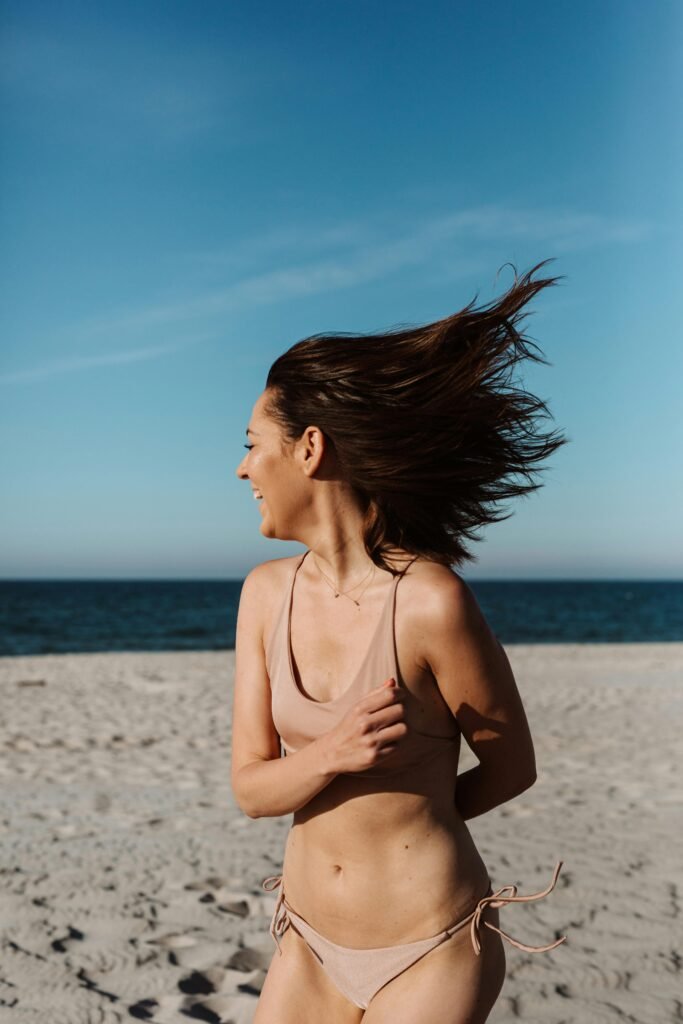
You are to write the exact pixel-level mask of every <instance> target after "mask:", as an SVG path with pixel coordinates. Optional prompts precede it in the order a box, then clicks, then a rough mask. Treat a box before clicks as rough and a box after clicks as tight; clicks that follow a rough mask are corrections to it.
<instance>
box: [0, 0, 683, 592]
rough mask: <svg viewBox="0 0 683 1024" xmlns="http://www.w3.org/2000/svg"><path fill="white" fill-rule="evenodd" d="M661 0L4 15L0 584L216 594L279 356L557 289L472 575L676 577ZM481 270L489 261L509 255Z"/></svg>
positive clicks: (668, 81)
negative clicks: (519, 470) (538, 407)
mask: <svg viewBox="0 0 683 1024" xmlns="http://www.w3.org/2000/svg"><path fill="white" fill-rule="evenodd" d="M682 85H683V4H681V3H680V2H679V0H657V2H655V3H649V4H644V3H643V2H642V0H637V2H634V0H572V2H571V3H568V2H564V0H555V2H554V3H552V4H547V3H541V2H540V0H533V2H532V0H518V2H517V3H515V4H510V3H507V2H505V3H504V2H499V3H493V2H491V0H489V2H488V3H481V2H475V0H469V2H460V0H449V2H443V3H442V2H429V0H425V2H424V3H421V4H415V3H405V2H403V0H397V2H394V3H392V4H391V5H388V4H387V3H386V0H368V2H358V0H344V2H343V3H342V2H337V0H331V2H326V3H324V4H320V3H319V2H316V3H312V2H311V3H303V2H290V3H274V2H255V3H252V4H237V3H226V2H224V0H221V2H215V0H202V3H199V4H197V3H195V2H189V0H183V2H177V0H164V2H161V0H157V2H153V0H149V2H146V3H144V4H141V3H139V2H135V3H131V2H128V0H116V2H113V0H111V2H101V3H97V4H92V3H91V2H88V3H76V2H56V0H50V2H48V3H38V2H35V0H13V2H1V3H0V133H1V138H2V146H1V153H0V238H1V239H2V242H1V243H0V269H1V271H2V273H1V275H0V293H1V294H0V437H1V439H2V443H1V445H0V481H1V482H2V500H1V502H0V577H2V578H4V579H19V578H42V579H48V578H49V579H54V578H63V579H67V578H80V579H86V578H158V579H161V578H175V579H182V578H206V579H210V578H217V579H223V578H235V579H241V578H243V577H244V576H245V575H246V573H247V572H248V571H249V570H250V569H251V568H252V567H253V566H254V565H256V564H257V563H259V562H261V561H264V560H266V559H269V558H278V557H283V556H285V555H291V554H297V553H299V552H301V551H303V550H304V547H303V545H301V544H299V543H295V542H286V541H277V540H269V539H267V538H265V537H263V536H261V534H260V533H259V522H260V512H259V508H258V506H257V504H256V502H254V500H253V498H252V493H251V489H250V487H249V483H248V482H245V481H240V480H238V479H237V477H236V475H235V469H236V467H237V465H238V463H239V461H240V460H241V458H242V457H243V454H244V448H243V447H242V446H243V444H244V442H245V440H246V438H245V437H244V432H245V429H246V426H247V424H248V422H249V417H250V415H251V410H252V407H253V404H254V402H255V401H256V399H257V397H258V395H259V394H260V393H261V391H262V390H263V387H264V385H265V379H266V375H267V372H268V368H269V366H270V364H271V363H272V362H273V360H274V359H275V358H276V357H277V356H278V355H279V354H280V353H281V352H283V351H284V350H285V349H286V348H288V347H289V346H290V345H292V344H293V343H294V342H296V341H298V340H299V339H301V338H303V337H306V336H308V335H311V334H315V333H322V332H325V331H329V332H332V331H354V332H355V331H358V332H363V333H367V332H371V331H379V330H382V329H389V328H391V327H395V326H397V325H399V324H401V325H407V324H422V323H427V322H430V321H433V320H436V319H438V318H440V317H443V316H446V315H448V314H450V313H453V312H456V311H457V310H458V309H461V308H462V307H463V306H465V305H466V304H467V303H468V302H470V301H471V300H472V299H474V298H476V299H477V303H478V304H485V303H488V302H490V301H492V300H493V299H494V298H496V297H497V296H499V295H501V294H502V293H503V291H505V290H507V288H509V287H510V285H511V284H512V282H513V271H512V269H511V267H510V266H509V264H513V265H514V266H515V267H516V268H517V271H518V273H520V274H521V273H523V272H525V271H526V270H528V269H530V268H531V267H532V266H533V265H535V264H536V263H539V262H540V261H541V260H545V259H552V261H553V262H552V263H550V264H549V265H548V266H547V267H546V268H545V271H544V272H547V273H549V274H552V275H563V279H562V280H561V282H560V283H559V284H558V285H556V286H554V287H552V288H548V289H545V290H544V291H543V292H542V293H541V294H540V295H539V296H538V297H537V298H536V299H534V300H532V302H531V304H530V305H529V306H528V307H527V309H528V310H529V314H530V315H529V316H528V318H527V319H526V321H524V325H525V326H524V329H525V333H526V334H527V336H528V337H530V338H531V339H533V340H534V341H535V343H536V344H538V345H539V346H540V348H541V350H542V352H543V353H544V355H545V358H546V359H547V360H548V363H549V365H537V364H533V363H532V364H529V365H528V366H526V368H524V367H523V368H522V372H523V380H524V385H525V387H528V388H529V389H530V390H531V391H533V392H534V393H535V394H537V395H539V396H540V397H541V398H543V399H544V400H545V401H546V402H547V403H548V405H549V408H550V410H551V412H552V414H553V423H552V426H553V427H554V428H558V429H561V430H562V431H563V432H564V433H565V435H566V436H567V437H568V438H569V443H568V444H566V445H565V446H564V447H562V448H561V449H560V450H559V451H558V452H556V453H555V455H554V456H552V458H551V459H550V460H549V462H548V469H547V470H546V471H545V472H543V473H542V474H541V478H542V483H543V486H542V487H541V488H540V490H537V491H536V492H534V493H533V494H531V495H529V496H527V497H526V498H524V499H518V501H517V502H516V504H513V505H512V506H511V511H513V512H514V514H513V515H512V516H511V518H509V519H507V520H505V521H504V522H502V523H497V524H493V525H491V526H489V527H488V528H487V530H486V531H485V532H484V533H483V534H482V538H481V541H480V542H479V543H478V544H475V545H474V546H473V550H474V552H475V554H476V557H477V561H476V562H474V563H468V564H467V566H465V567H463V569H462V575H463V576H464V577H465V578H470V579H473V580H476V579H509V578H516V579H577V578H581V579H624V578H631V579H637V578H642V579H681V578H683V539H682V531H681V525H680V524H681V522H682V521H683V473H681V451H682V450H683V403H682V402H681V390H682V389H681V381H682V380H683V339H682V337H681V327H680V325H681V322H683V315H682V314H683V309H682V308H681V307H682V305H683V288H681V280H682V271H683V259H682V248H683V243H682V239H683V232H682V230H681V229H682V227H683V224H682V220H683V217H682V213H683V203H682V198H683V152H682V149H683V132H682V131H681V112H682V111H681V96H682V90H681V86H682ZM505 264H508V265H507V266H505Z"/></svg>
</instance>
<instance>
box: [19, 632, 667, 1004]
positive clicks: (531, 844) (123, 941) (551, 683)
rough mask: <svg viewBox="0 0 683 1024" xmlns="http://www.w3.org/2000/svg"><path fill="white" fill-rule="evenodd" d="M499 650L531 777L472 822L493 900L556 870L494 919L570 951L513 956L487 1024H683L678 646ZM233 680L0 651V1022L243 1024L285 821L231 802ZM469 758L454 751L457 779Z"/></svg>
mask: <svg viewBox="0 0 683 1024" xmlns="http://www.w3.org/2000/svg"><path fill="white" fill-rule="evenodd" d="M506 649H507V651H508V655H509V658H510V661H511V663H512V666H513V669H514V671H515V675H516V678H517V683H518V686H519V689H520V691H521V693H522V696H523V699H524V703H525V707H526V709H527V714H528V716H529V721H530V724H531V729H532V734H533V737H534V742H535V746H536V758H537V766H538V780H537V782H536V784H535V785H534V786H533V787H532V788H531V789H530V790H527V791H526V792H525V793H524V794H522V795H521V796H520V797H518V798H517V799H515V800H513V801H511V802H509V803H508V804H505V805H503V806H502V807H499V808H497V809H496V810H494V811H492V812H491V813H489V814H487V815H484V816H482V817H481V818H475V819H473V820H472V821H470V822H469V823H468V824H469V827H470V829H471V831H472V834H473V836H474V838H475V841H476V842H477V844H478V846H479V849H480V850H481V852H482V855H483V856H484V859H485V861H486V863H487V866H488V868H489V872H490V875H491V878H492V881H493V883H494V886H496V887H499V886H501V885H506V884H509V883H514V884H516V885H517V886H518V887H519V893H520V894H525V893H530V892H536V891H538V890H539V889H544V888H545V887H546V886H547V884H548V882H549V881H550V879H551V877H552V871H553V868H554V865H555V863H556V862H557V861H558V860H562V861H563V862H564V866H563V869H562V872H561V875H560V878H559V880H558V883H557V886H556V888H555V890H554V891H553V892H552V893H551V894H550V895H549V896H548V897H546V898H545V899H543V900H539V901H538V902H536V903H531V904H528V905H517V906H511V907H506V908H503V909H502V910H501V927H502V928H503V929H504V930H506V931H508V932H510V933H511V934H512V935H513V936H515V937H518V938H520V939H521V940H522V941H524V942H527V943H534V944H543V943H546V942H548V941H552V939H553V938H554V937H555V936H556V935H560V934H564V935H567V937H568V938H567V942H565V943H564V944H563V945H561V946H560V947H558V948H557V949H555V950H553V951H551V952H549V953H542V954H539V953H537V954H532V953H526V952H523V951H520V950H517V949H514V948H512V947H511V946H509V945H507V944H506V947H505V948H506V956H507V962H508V974H507V978H506V981H505V986H504V988H503V992H502V994H501V997H500V999H499V1001H498V1003H497V1005H496V1008H495V1009H494V1011H493V1013H492V1016H491V1017H490V1020H491V1021H492V1022H493V1024H512V1022H514V1021H518V1020H521V1021H524V1022H525V1024H535V1022H538V1024H602V1022H605V1024H607V1022H615V1024H616V1022H624V1021H629V1022H637V1024H664V1022H669V1021H672V1022H673V1021H680V1020H682V1019H683V985H682V981H683V928H682V915H681V902H680V901H681V888H682V886H683V855H682V852H681V843H680V836H681V833H682V825H683V816H682V815H681V802H682V790H683V787H682V786H681V772H680V763H681V742H680V736H681V724H682V721H683V718H682V716H681V702H682V700H683V644H623V645H616V644H598V645H592V644H591V645H570V644H567V645H542V646H522V645H520V646H509V647H507V648H506ZM233 666H234V653H233V652H211V653H162V654H147V653H144V654H142V653H126V654H93V655H91V654H82V655H59V656H52V655H48V656H42V657H19V658H5V659H0V692H1V695H2V736H1V740H2V759H1V760H0V775H1V778H0V782H1V788H0V794H1V795H0V801H1V814H0V819H1V822H2V830H1V833H0V851H1V852H0V948H1V956H0V961H1V963H0V1021H3V1022H4V1021H8V1022H12V1024H95V1022H96V1024H110V1022H112V1024H113V1022H115V1021H128V1020H130V1019H134V1018H137V1019H141V1020H150V1021H157V1022H159V1024H176V1022H177V1024H181V1022H183V1021H187V1019H188V1014H189V1015H190V1017H191V1016H192V1015H195V1016H199V1017H200V1019H202V1020H215V1021H217V1022H228V1021H232V1022H233V1024H248V1022H250V1021H251V1019H252V1015H253V1011H254V1006H255V1003H256V998H257V993H258V991H259V988H260V986H261V984H262V980H263V977H264V971H265V969H266V968H267V965H268V963H269V960H270V958H271V956H272V955H273V949H274V947H273V945H272V941H271V939H270V936H269V935H268V919H269V915H270V913H271V910H272V907H273V906H274V896H272V895H268V894H266V893H263V892H262V891H261V889H260V882H261V880H262V879H263V878H264V877H265V876H266V875H269V874H276V873H279V871H280V868H281V858H282V852H283V848H284V842H285V838H286V834H287V830H288V827H289V823H290V818H289V817H288V818H283V819H260V820H256V821H253V820H251V819H249V818H247V817H245V816H244V815H243V814H242V813H241V812H240V811H239V810H238V808H237V807H236V806H235V804H234V801H233V799H232V794H231V790H230V760H229V758H230V708H231V700H232V693H231V690H232V674H233ZM474 763H475V762H474V758H473V756H472V754H471V752H470V751H469V749H468V748H467V747H466V745H465V744H463V755H462V758H461V771H463V770H466V769H467V768H469V767H471V766H472V764H474ZM193 1008H194V1009H193ZM273 1024H277V1022H276V1021H274V1022H273ZM416 1024H417V1022H416Z"/></svg>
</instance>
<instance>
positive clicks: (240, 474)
mask: <svg viewBox="0 0 683 1024" xmlns="http://www.w3.org/2000/svg"><path fill="white" fill-rule="evenodd" d="M246 458H247V457H246V455H245V456H244V458H243V459H242V461H241V462H240V464H239V466H238V467H237V469H236V470H235V475H236V476H237V478H238V479H239V480H247V479H248V476H247V471H246V469H244V468H243V467H244V463H245V461H246Z"/></svg>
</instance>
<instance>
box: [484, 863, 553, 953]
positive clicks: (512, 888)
mask: <svg viewBox="0 0 683 1024" xmlns="http://www.w3.org/2000/svg"><path fill="white" fill-rule="evenodd" d="M561 867H562V861H561V860H560V861H558V862H557V864H556V866H555V871H554V873H553V880H552V882H551V883H550V885H549V886H548V888H547V889H544V890H543V892H535V893H531V894H530V895H529V896H518V895H517V886H516V885H504V886H503V887H502V889H498V890H497V892H494V893H492V894H491V895H490V896H484V898H483V899H481V900H479V902H478V903H477V909H476V910H475V911H474V915H473V917H472V924H471V925H470V935H471V937H472V945H473V946H474V952H475V953H476V954H477V956H479V954H480V953H481V939H480V934H479V929H480V927H481V915H482V912H483V910H484V909H485V907H486V906H487V905H490V906H492V907H504V906H505V904H506V903H529V902H530V901H532V900H540V899H542V898H543V897H544V896H547V895H548V893H550V892H552V891H553V889H554V888H555V882H556V881H557V876H558V875H559V873H560V868H561ZM508 891H509V892H511V894H512V895H510V896H504V895H503V893H505V892H508ZM484 924H485V925H486V927H487V928H490V929H491V930H492V931H494V932H498V934H499V935H502V937H503V938H504V939H507V940H508V942H511V943H512V945H513V946H516V947H517V949H523V950H524V951H525V952H527V953H546V952H547V951H548V950H549V949H555V947H556V946H559V945H560V944H561V943H563V942H566V941H567V936H566V935H563V936H562V938H561V939H558V940H557V942H552V943H550V945H549V946H527V945H526V944H525V943H524V942H518V941H517V939H513V937H512V936H511V935H508V934H507V932H504V931H502V929H500V928H496V926H495V925H494V924H491V922H490V921H484Z"/></svg>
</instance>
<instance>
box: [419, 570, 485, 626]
mask: <svg viewBox="0 0 683 1024" xmlns="http://www.w3.org/2000/svg"><path fill="white" fill-rule="evenodd" d="M402 586H404V587H405V589H406V591H408V592H409V595H410V596H409V604H410V608H411V618H412V619H413V621H415V622H418V623H420V624H421V625H423V626H429V627H430V629H432V630H433V629H436V630H437V631H438V630H439V629H440V628H445V629H448V630H453V628H455V627H460V628H464V627H466V626H469V627H474V626H476V625H477V624H479V625H480V626H481V625H483V624H485V619H484V616H483V613H482V611H481V608H480V607H479V604H478V602H477V599H476V597H475V596H474V593H473V591H472V590H471V588H470V587H469V585H468V584H467V583H466V582H465V580H464V579H463V578H462V576H459V575H458V573H457V572H454V570H453V569H450V568H449V567H448V566H447V565H441V564H440V563H438V562H429V561H426V560H425V561H418V562H416V563H415V564H414V565H412V566H411V567H410V570H409V571H408V572H407V573H406V577H405V582H404V583H403V584H402Z"/></svg>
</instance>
